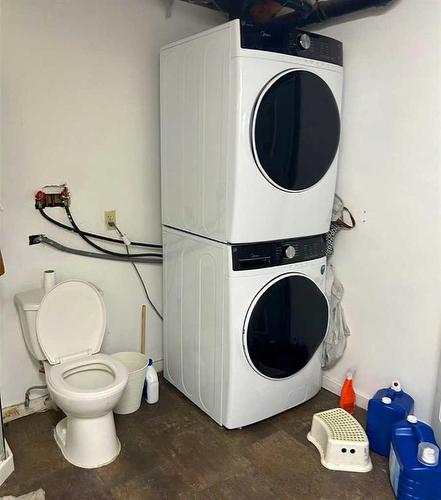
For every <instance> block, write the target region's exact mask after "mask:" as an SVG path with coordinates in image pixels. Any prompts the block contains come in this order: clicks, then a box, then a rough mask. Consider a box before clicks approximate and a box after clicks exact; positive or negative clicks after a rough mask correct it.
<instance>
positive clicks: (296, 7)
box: [248, 0, 394, 27]
mask: <svg viewBox="0 0 441 500" xmlns="http://www.w3.org/2000/svg"><path fill="white" fill-rule="evenodd" d="M393 1H394V0H308V1H306V0H284V1H279V0H273V3H277V2H278V3H280V4H281V5H283V6H285V7H290V8H292V9H293V12H292V13H291V14H286V15H282V16H279V17H277V16H276V17H273V18H272V19H271V21H269V22H267V23H265V24H268V25H290V26H292V27H302V26H308V25H310V24H317V23H321V22H324V21H327V20H328V19H333V18H336V17H340V16H344V15H347V14H352V13H354V12H357V11H360V10H364V9H368V8H370V7H384V6H386V5H388V4H390V3H391V2H393ZM266 2H268V0H256V1H255V2H253V3H252V4H251V5H250V8H249V10H248V13H249V17H250V18H251V20H253V21H256V20H257V19H253V12H257V11H256V10H254V11H253V6H254V9H255V8H256V5H258V4H260V3H262V5H263V4H265V3H266Z"/></svg>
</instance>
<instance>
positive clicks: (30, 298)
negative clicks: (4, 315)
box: [14, 288, 46, 361]
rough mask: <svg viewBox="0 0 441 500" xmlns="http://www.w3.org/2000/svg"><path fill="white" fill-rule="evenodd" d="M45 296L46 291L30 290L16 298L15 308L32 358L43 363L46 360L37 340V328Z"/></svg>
mask: <svg viewBox="0 0 441 500" xmlns="http://www.w3.org/2000/svg"><path fill="white" fill-rule="evenodd" d="M43 296H44V289H43V288H38V289H36V290H29V291H28V292H22V293H17V295H16V296H15V297H14V303H15V307H16V308H17V312H18V316H19V318H20V325H21V331H22V333H23V337H24V339H25V342H26V346H27V348H28V350H29V352H30V353H31V354H32V356H33V357H34V358H35V359H37V360H39V361H43V360H45V359H46V356H45V355H44V353H43V351H42V350H41V347H40V344H39V342H38V338H37V330H36V326H35V322H36V318H37V312H38V308H39V307H40V303H41V301H42V299H43Z"/></svg>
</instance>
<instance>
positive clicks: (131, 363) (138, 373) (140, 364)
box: [111, 352, 149, 415]
mask: <svg viewBox="0 0 441 500" xmlns="http://www.w3.org/2000/svg"><path fill="white" fill-rule="evenodd" d="M111 356H112V358H115V359H117V360H118V361H121V363H123V364H124V365H125V366H126V368H127V371H128V372H129V380H128V382H127V385H126V388H125V389H124V392H123V395H122V396H121V399H120V400H119V402H118V404H117V405H116V407H115V409H114V410H113V411H114V412H115V413H119V414H121V415H127V414H128V413H133V412H134V411H136V410H137V409H138V408H139V407H140V406H141V399H142V390H143V388H144V381H145V374H146V371H147V364H148V361H149V360H148V358H147V356H146V355H145V354H142V353H140V352H117V353H115V354H112V355H111Z"/></svg>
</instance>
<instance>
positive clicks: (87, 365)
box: [15, 280, 128, 469]
mask: <svg viewBox="0 0 441 500" xmlns="http://www.w3.org/2000/svg"><path fill="white" fill-rule="evenodd" d="M15 304H16V307H17V310H18V313H19V317H20V323H21V327H22V331H23V335H24V338H25V341H26V345H27V347H28V349H29V351H30V352H31V354H32V355H33V356H34V357H35V358H36V359H37V360H40V361H44V367H45V373H46V383H47V386H48V390H49V393H50V395H51V397H52V399H53V401H54V402H55V404H56V405H57V406H58V407H59V408H61V409H62V410H63V411H64V413H65V414H66V415H67V417H66V418H64V419H63V420H61V421H60V422H59V423H58V424H57V426H56V428H55V430H54V436H55V441H56V442H57V444H58V446H59V447H60V450H61V451H62V453H63V455H64V457H65V458H66V460H68V461H69V462H70V463H72V464H74V465H76V466H78V467H84V468H87V469H90V468H94V467H101V466H103V465H106V464H108V463H110V462H112V461H113V460H114V459H115V458H116V457H117V456H118V454H119V452H120V449H121V445H120V442H119V440H118V438H117V436H116V431H115V422H114V419H113V411H112V410H113V408H114V407H115V406H116V404H117V403H118V401H119V399H120V398H121V396H122V393H123V391H124V388H125V386H126V384H127V379H128V373H127V369H126V367H125V366H124V365H123V364H122V363H121V362H120V361H118V360H116V359H114V358H112V357H110V356H108V355H106V354H99V350H100V348H101V344H102V341H103V336H104V331H105V327H106V309H105V305H104V301H103V297H102V293H101V292H100V291H99V290H98V289H97V288H96V287H95V286H94V285H92V284H91V283H88V282H86V281H78V280H71V281H64V282H63V283H59V284H58V285H56V286H55V287H54V288H52V289H51V290H49V291H48V292H47V293H46V294H45V292H44V290H43V289H39V290H31V291H29V292H24V293H19V294H17V295H16V296H15Z"/></svg>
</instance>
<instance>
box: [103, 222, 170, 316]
mask: <svg viewBox="0 0 441 500" xmlns="http://www.w3.org/2000/svg"><path fill="white" fill-rule="evenodd" d="M111 225H112V226H113V227H114V228H115V229H116V231H117V233H118V234H119V236H120V237H121V239H122V240H123V241H124V245H125V247H126V252H127V255H130V249H129V246H130V240H129V238H128V237H127V235H126V234H125V233H123V232H122V231H121V230H120V228H119V227H118V226H117V225H116V224H115V223H114V222H113V223H112V224H111ZM130 264H132V266H133V269H134V271H135V272H136V274H137V275H138V278H139V281H140V282H141V286H142V288H143V289H144V294H145V297H146V299H147V302H148V303H149V305H150V307H151V308H152V309H153V310H154V311H155V313H156V315H157V316H158V318H160V319H161V320H163V319H164V318H163V317H162V315H161V313H160V312H159V311H158V309H157V307H156V306H155V304H153V302H152V300H151V299H150V295H149V292H148V290H147V286H146V284H145V282H144V280H143V279H142V276H141V273H140V272H139V269H138V268H137V267H136V264H135V263H134V262H130Z"/></svg>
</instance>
